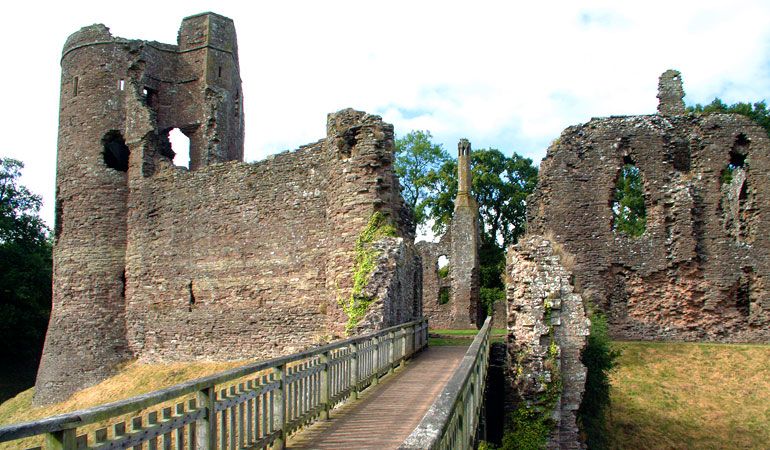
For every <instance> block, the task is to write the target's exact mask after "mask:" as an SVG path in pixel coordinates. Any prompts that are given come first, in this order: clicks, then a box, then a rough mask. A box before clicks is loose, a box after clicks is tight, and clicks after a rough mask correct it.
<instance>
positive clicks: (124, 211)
mask: <svg viewBox="0 0 770 450" xmlns="http://www.w3.org/2000/svg"><path fill="white" fill-rule="evenodd" d="M61 66H62V78H61V93H60V110H59V140H58V156H57V175H56V223H55V228H54V239H55V246H54V286H53V291H54V294H53V311H52V314H51V319H50V323H49V329H48V333H47V336H46V342H45V347H44V350H43V355H42V360H41V364H40V368H39V371H38V377H37V383H36V387H35V398H34V401H35V403H36V404H42V403H51V402H54V401H58V400H62V399H63V398H65V397H66V396H68V395H69V394H70V393H71V392H72V391H74V390H77V389H81V388H83V387H86V386H89V385H91V384H94V383H96V382H98V381H100V380H102V379H104V378H105V377H107V376H109V375H110V374H111V373H112V372H113V371H114V369H115V368H116V366H117V365H118V364H120V363H121V362H123V361H125V360H126V359H128V358H129V357H131V356H132V355H131V352H130V351H129V347H128V345H127V341H126V320H125V309H126V267H127V263H126V251H127V223H128V222H129V220H130V219H129V216H130V211H131V209H132V204H134V203H135V202H137V201H139V200H140V199H136V198H134V197H133V196H132V187H134V186H137V185H139V184H141V183H142V182H143V179H145V178H146V177H149V176H151V175H152V174H153V173H154V172H155V171H156V169H158V168H159V167H161V166H164V165H165V166H168V165H170V164H172V160H173V157H174V151H173V150H172V149H171V145H170V143H169V140H168V133H169V131H170V130H171V129H173V128H179V129H180V130H181V131H182V132H183V133H184V134H186V135H187V136H188V137H189V138H190V170H196V169H199V168H201V167H204V166H207V165H209V164H213V163H217V162H224V161H232V160H237V161H240V160H242V159H243V125H244V122H243V112H242V111H243V110H242V91H241V79H240V72H239V66H238V49H237V43H236V35H235V28H234V25H233V22H232V20H230V19H228V18H226V17H223V16H220V15H217V14H213V13H203V14H199V15H195V16H191V17H187V18H185V19H184V20H183V22H182V26H181V28H180V30H179V35H178V43H177V45H169V44H161V43H158V42H148V41H141V40H127V39H123V38H118V37H113V36H112V35H111V34H110V32H109V30H108V29H107V27H105V26H104V25H101V24H98V25H91V26H88V27H85V28H82V29H81V30H79V31H77V32H76V33H74V34H72V35H71V36H70V37H69V38H68V39H67V42H66V43H65V45H64V49H63V52H62V58H61Z"/></svg>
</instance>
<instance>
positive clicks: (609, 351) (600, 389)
mask: <svg viewBox="0 0 770 450" xmlns="http://www.w3.org/2000/svg"><path fill="white" fill-rule="evenodd" d="M586 307H587V309H588V310H589V316H590V318H591V334H590V335H589V336H588V343H587V345H586V348H585V349H584V350H583V355H582V357H581V361H582V362H583V364H585V366H586V369H588V373H587V374H586V387H585V392H584V393H583V402H582V403H581V404H580V408H579V409H578V426H579V427H580V430H581V433H582V435H583V436H584V437H585V442H586V444H587V445H588V448H589V449H591V450H593V449H605V448H609V433H608V430H607V420H606V413H607V410H608V409H609V407H610V378H609V375H610V372H611V371H612V370H613V369H614V368H615V367H616V366H617V364H618V358H619V357H620V351H619V350H616V349H613V348H612V344H611V342H610V337H609V334H608V331H609V327H608V325H607V319H606V317H605V316H604V314H602V313H601V312H600V311H597V310H594V309H593V308H592V307H591V306H590V304H588V305H586Z"/></svg>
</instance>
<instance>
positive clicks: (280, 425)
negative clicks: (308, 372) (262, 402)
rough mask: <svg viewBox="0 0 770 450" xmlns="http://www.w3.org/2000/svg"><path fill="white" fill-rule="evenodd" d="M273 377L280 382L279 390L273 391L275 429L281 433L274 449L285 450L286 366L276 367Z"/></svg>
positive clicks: (274, 444)
mask: <svg viewBox="0 0 770 450" xmlns="http://www.w3.org/2000/svg"><path fill="white" fill-rule="evenodd" d="M273 377H274V379H276V380H278V382H279V384H278V389H276V390H275V391H273V392H274V394H275V395H274V396H273V428H274V429H275V430H277V431H278V432H279V433H278V438H276V440H275V442H274V443H273V449H274V450H283V448H284V446H285V445H286V366H285V365H280V366H278V367H274V368H273Z"/></svg>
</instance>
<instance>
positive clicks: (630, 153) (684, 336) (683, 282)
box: [527, 72, 770, 342]
mask: <svg viewBox="0 0 770 450" xmlns="http://www.w3.org/2000/svg"><path fill="white" fill-rule="evenodd" d="M674 75H676V76H672V74H671V73H669V72H667V73H666V74H664V76H663V77H661V94H659V97H660V98H661V102H664V100H665V99H669V100H666V101H670V102H671V104H669V105H665V104H664V105H661V107H660V108H659V110H660V111H661V113H660V114H655V115H647V116H629V117H609V118H601V119H592V120H591V121H590V122H588V123H586V124H583V125H578V126H573V127H569V128H567V129H566V130H564V132H563V133H562V134H561V136H560V137H559V139H557V140H556V141H555V142H554V143H553V144H552V145H551V147H550V148H549V149H548V153H547V155H546V157H545V159H544V160H543V162H542V163H541V166H540V174H539V182H538V186H537V189H536V190H535V193H534V194H533V195H532V196H531V197H530V198H529V200H528V211H527V218H528V227H529V228H528V230H529V232H531V233H540V234H545V233H552V235H553V237H554V238H555V240H556V241H557V242H559V243H560V244H562V245H563V246H564V247H565V249H566V250H567V251H569V252H570V253H572V254H574V255H575V257H576V267H575V279H576V283H577V285H579V286H580V288H581V289H582V292H583V295H584V296H585V297H586V298H587V299H589V300H591V301H593V302H594V303H595V304H597V305H598V306H600V307H601V308H602V309H604V310H605V311H606V312H607V313H608V319H609V321H610V327H611V332H612V334H613V335H614V336H615V337H617V338H621V339H641V340H686V341H717V342H767V340H768V338H770V290H769V289H768V284H767V283H768V280H770V278H768V277H769V276H770V273H769V272H768V270H770V266H768V264H767V262H768V255H770V238H769V237H768V233H767V232H766V230H765V228H764V227H763V225H762V224H764V223H770V222H768V221H770V184H769V183H768V182H767V180H768V179H770V178H769V177H770V140H769V139H768V134H767V132H766V131H765V130H764V129H763V128H761V127H759V126H758V125H757V124H755V123H754V122H752V121H751V120H749V119H747V118H745V117H743V116H738V115H730V114H703V115H688V114H683V113H682V112H683V110H682V109H681V108H679V106H681V104H680V102H681V96H682V95H683V92H681V78H680V77H679V76H678V72H676V73H675V74H674ZM671 83H679V86H678V88H677V87H676V86H673V87H672V86H671ZM677 92H679V94H676V93H677ZM672 93H674V94H675V95H674V94H672ZM628 163H631V164H633V165H635V166H636V168H638V170H639V171H640V173H641V174H642V180H643V185H644V187H643V193H644V202H645V206H646V229H645V231H644V233H643V234H642V235H641V236H640V237H631V236H628V235H626V234H624V233H621V232H617V231H615V230H614V229H613V209H612V208H613V202H614V200H615V199H614V189H615V185H616V182H617V180H618V176H619V174H620V171H621V168H622V167H623V165H624V164H628ZM726 171H729V172H731V175H729V174H727V173H726ZM728 175H729V176H728Z"/></svg>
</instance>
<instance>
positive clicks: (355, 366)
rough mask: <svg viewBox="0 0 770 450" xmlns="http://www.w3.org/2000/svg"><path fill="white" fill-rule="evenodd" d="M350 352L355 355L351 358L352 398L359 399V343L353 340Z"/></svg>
mask: <svg viewBox="0 0 770 450" xmlns="http://www.w3.org/2000/svg"><path fill="white" fill-rule="evenodd" d="M350 353H351V354H352V355H353V357H352V358H350V398H351V399H352V400H358V344H357V343H355V342H353V343H352V344H350Z"/></svg>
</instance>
